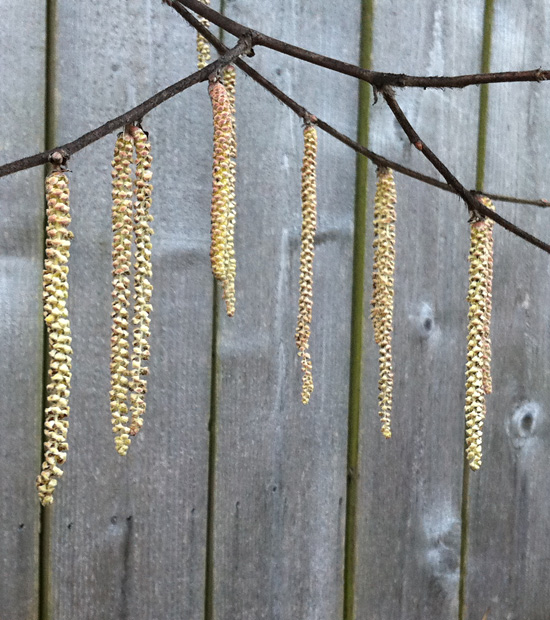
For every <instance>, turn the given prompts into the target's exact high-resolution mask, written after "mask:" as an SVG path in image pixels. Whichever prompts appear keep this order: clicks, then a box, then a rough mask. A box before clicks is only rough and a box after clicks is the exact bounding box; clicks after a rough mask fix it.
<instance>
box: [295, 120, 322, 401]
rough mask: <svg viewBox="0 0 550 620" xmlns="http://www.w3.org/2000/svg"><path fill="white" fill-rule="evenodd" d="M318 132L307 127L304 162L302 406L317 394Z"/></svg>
mask: <svg viewBox="0 0 550 620" xmlns="http://www.w3.org/2000/svg"><path fill="white" fill-rule="evenodd" d="M316 158H317V130H316V129H315V126H314V125H311V124H306V126H305V127H304V157H303V162H302V192H301V193H302V234H301V247H300V298H299V301H298V324H297V326H296V335H295V338H296V346H297V347H298V355H299V356H300V362H301V366H302V403H303V404H304V405H306V404H307V403H308V402H309V398H310V396H311V393H312V392H313V376H312V372H311V371H312V364H311V355H310V353H309V350H308V349H309V336H310V334H311V318H312V310H313V256H314V250H315V231H316V229H317V178H316V165H317V163H316Z"/></svg>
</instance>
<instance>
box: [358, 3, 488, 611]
mask: <svg viewBox="0 0 550 620" xmlns="http://www.w3.org/2000/svg"><path fill="white" fill-rule="evenodd" d="M482 24H483V2H481V1H477V0H472V1H469V2H464V3H454V4H453V3H444V4H442V3H440V2H435V1H434V2H431V1H427V2H422V3H421V4H420V5H419V4H418V3H416V4H411V3H409V2H405V1H403V2H401V1H399V2H393V3H391V5H390V4H389V3H380V4H378V5H376V7H375V13H374V23H373V27H374V40H373V67H372V68H373V69H377V70H383V71H384V70H385V71H394V72H405V73H409V74H414V75H442V74H444V75H452V74H460V73H474V72H476V71H478V70H479V64H480V57H481V34H480V33H481V32H482ZM396 33H401V34H400V35H397V34H396ZM465 41H468V45H465V44H464V42H465ZM397 99H398V101H399V102H400V105H401V107H402V108H403V110H404V112H405V113H406V114H407V115H408V117H409V119H410V121H411V123H412V124H413V126H415V128H416V129H417V131H418V132H419V134H420V137H421V138H422V139H423V140H424V141H425V142H426V144H427V145H428V146H430V147H431V148H432V149H433V150H434V151H435V152H436V153H437V154H438V155H439V156H440V158H441V159H442V160H443V161H444V162H445V163H446V164H447V165H448V166H449V167H450V169H451V170H452V171H453V172H454V173H455V174H456V175H457V176H458V178H459V179H460V180H461V181H462V182H463V183H464V184H465V185H466V187H473V185H474V184H475V162H476V150H477V123H478V118H477V116H478V102H479V94H478V91H477V89H475V88H471V89H468V90H463V91H431V90H427V91H424V90H421V89H411V90H408V91H406V92H403V91H399V90H398V91H397ZM369 146H370V148H372V149H373V150H375V151H376V152H379V153H381V154H382V155H385V156H387V157H389V158H391V159H394V160H397V161H399V162H402V163H404V164H405V165H409V166H411V167H412V168H414V169H417V170H420V171H423V172H426V173H428V174H430V175H431V176H436V177H437V176H438V175H437V173H436V172H435V171H434V170H433V168H431V166H430V165H429V164H428V163H427V162H426V161H425V160H424V158H423V157H422V155H421V154H420V153H419V152H418V151H417V150H416V149H414V148H413V147H412V146H411V145H410V144H409V142H408V139H407V138H406V136H405V134H404V133H403V131H402V130H401V128H400V127H399V126H398V125H397V123H396V121H395V120H394V119H393V117H392V115H391V113H390V112H389V110H388V109H387V106H385V105H384V102H383V101H380V102H379V103H378V104H376V105H375V106H374V108H373V109H372V111H371V118H370V142H369ZM438 178H439V177H438ZM375 184H376V179H375V174H374V166H371V169H370V174H369V190H368V191H369V196H370V200H369V209H370V212H369V220H370V221H372V205H373V202H374V190H375ZM396 184H397V207H396V211H397V222H396V236H397V257H396V274H395V311H394V326H395V327H394V337H393V360H394V373H395V379H394V404H393V418H394V419H393V436H392V438H391V439H390V440H386V439H385V438H384V437H383V436H382V435H381V433H380V423H379V420H378V415H377V411H378V408H377V392H378V364H377V356H378V351H377V348H376V347H375V345H374V340H373V333H372V327H371V324H370V321H369V312H370V306H369V304H368V303H365V315H364V316H365V331H364V333H365V341H364V358H363V376H364V381H363V386H362V398H363V410H362V413H363V416H362V419H361V429H362V434H361V437H362V441H361V450H360V459H361V467H360V488H359V518H358V527H359V539H358V573H357V581H356V599H357V618H369V620H379V619H380V620H382V619H384V620H386V619H388V618H402V619H405V618H406V619H407V620H412V619H416V618H418V619H420V618H456V617H458V590H459V576H460V541H461V502H462V475H463V443H464V440H463V432H464V431H463V429H464V421H463V407H464V370H465V359H466V357H465V356H466V321H467V304H466V293H467V284H468V280H467V278H468V276H467V273H468V265H467V254H468V243H469V227H468V223H467V220H468V213H467V210H466V209H465V207H464V205H463V204H462V203H461V201H459V199H458V198H457V197H455V196H453V195H450V194H447V193H445V192H442V191H441V190H438V189H435V188H430V187H428V186H424V185H422V184H421V183H419V182H417V181H414V180H410V179H408V178H406V177H403V176H401V175H396ZM371 242H372V224H371V227H370V232H369V243H371ZM368 257H369V258H368V262H367V268H366V277H365V291H366V293H365V299H366V300H367V301H368V300H369V299H370V297H371V291H372V276H371V273H372V250H371V251H370V252H368Z"/></svg>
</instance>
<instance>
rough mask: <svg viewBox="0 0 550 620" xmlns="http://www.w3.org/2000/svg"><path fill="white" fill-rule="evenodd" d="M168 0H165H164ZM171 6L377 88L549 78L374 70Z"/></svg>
mask: <svg viewBox="0 0 550 620" xmlns="http://www.w3.org/2000/svg"><path fill="white" fill-rule="evenodd" d="M165 1H166V0H163V2H165ZM167 4H170V5H171V6H172V7H174V8H175V7H176V6H178V5H180V6H186V7H187V8H189V9H191V10H192V11H194V12H195V13H197V14H198V15H201V16H202V17H205V18H206V19H208V20H209V21H211V22H212V23H214V24H216V26H219V27H220V28H222V29H223V30H225V31H227V32H229V33H230V34H233V35H235V36H236V37H242V36H245V35H248V36H250V37H251V38H252V45H253V46H255V45H260V46H262V47H268V48H270V49H272V50H275V51H277V52H281V53H282V54H286V55H287V56H293V57H294V58H299V59H300V60H305V61H306V62H310V63H312V64H314V65H319V66H320V67H325V68H326V69H330V70H331V71H336V72H338V73H343V74H345V75H351V76H352V77H355V78H358V79H360V80H363V81H365V82H368V83H369V84H372V85H373V86H376V87H377V88H381V87H383V86H398V87H403V86H408V87H420V88H464V87H465V86H472V85H474V84H495V83H500V82H543V81H545V80H549V79H550V70H543V69H541V68H539V69H534V70H532V71H505V72H501V73H474V74H471V75H456V76H413V75H406V74H404V73H383V72H380V71H371V70H369V69H364V68H362V67H358V66H357V65H352V64H350V63H347V62H343V61H341V60H337V59H336V58H331V57H330V56H323V55H322V54H316V53H315V52H312V51H310V50H307V49H304V48H302V47H298V46H297V45H291V44H290V43H285V42H284V41H281V40H280V39H275V38H273V37H270V36H268V35H266V34H264V33H263V32H259V31H258V30H252V29H251V28H248V27H246V26H243V25H242V24H239V23H238V22H236V21H234V20H232V19H229V18H228V17H226V16H225V15H222V14H221V13H218V12H217V11H215V10H214V9H212V8H210V7H209V6H206V5H205V4H203V3H202V2H201V1H200V0H170V1H169V2H167Z"/></svg>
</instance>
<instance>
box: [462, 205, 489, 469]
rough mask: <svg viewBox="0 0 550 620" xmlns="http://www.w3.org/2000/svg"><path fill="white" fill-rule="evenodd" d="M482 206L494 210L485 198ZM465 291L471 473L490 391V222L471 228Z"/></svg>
mask: <svg viewBox="0 0 550 620" xmlns="http://www.w3.org/2000/svg"><path fill="white" fill-rule="evenodd" d="M481 202H483V204H485V205H486V206H487V207H489V208H492V209H494V207H493V205H492V203H491V202H490V200H489V199H488V198H485V197H483V198H481ZM468 275H469V287H468V304H469V311H468V355H467V362H466V406H465V414H466V457H467V459H468V463H469V465H470V467H471V469H473V470H477V469H479V468H480V466H481V457H482V439H483V424H484V420H485V414H486V408H487V405H486V400H485V396H486V395H487V394H489V393H490V392H491V390H492V381H491V367H490V366H491V339H490V322H491V308H492V300H491V295H492V278H493V221H492V220H489V219H486V220H482V221H474V222H472V223H471V225H470V253H469V273H468Z"/></svg>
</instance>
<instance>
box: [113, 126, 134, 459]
mask: <svg viewBox="0 0 550 620" xmlns="http://www.w3.org/2000/svg"><path fill="white" fill-rule="evenodd" d="M133 146H134V145H133V140H132V137H131V136H130V135H128V134H127V133H125V132H124V133H122V134H120V135H119V136H118V138H117V141H116V146H115V154H114V158H113V162H112V165H113V170H112V176H113V190H112V196H113V206H112V230H113V249H112V257H113V293H112V295H113V302H112V313H111V316H112V319H113V326H112V330H111V391H110V393H109V394H110V398H111V420H112V424H113V432H114V433H115V447H116V450H117V452H118V453H119V454H120V455H121V456H124V455H125V454H126V453H127V451H128V446H129V445H130V426H129V415H128V403H127V400H128V388H129V379H130V372H129V368H128V366H129V364H130V351H129V349H130V343H129V340H128V337H129V333H128V315H129V306H130V269H131V260H132V230H133V222H132V194H133V189H132V168H131V166H132V155H133Z"/></svg>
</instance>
